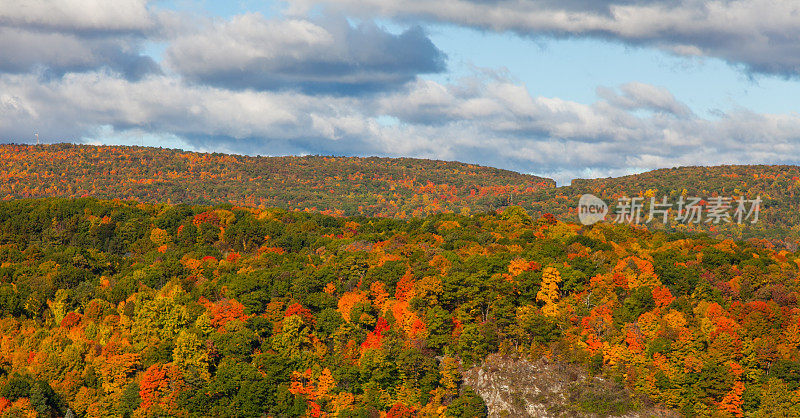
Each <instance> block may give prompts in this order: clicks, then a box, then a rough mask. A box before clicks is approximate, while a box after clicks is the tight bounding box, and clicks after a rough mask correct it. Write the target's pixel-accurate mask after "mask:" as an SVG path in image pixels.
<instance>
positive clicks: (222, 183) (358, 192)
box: [0, 144, 555, 218]
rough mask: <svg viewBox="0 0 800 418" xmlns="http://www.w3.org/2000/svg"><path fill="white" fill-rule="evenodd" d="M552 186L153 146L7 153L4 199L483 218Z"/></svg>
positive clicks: (471, 173)
mask: <svg viewBox="0 0 800 418" xmlns="http://www.w3.org/2000/svg"><path fill="white" fill-rule="evenodd" d="M553 186H555V182H553V181H552V180H550V179H546V178H542V177H536V176H529V175H524V174H519V173H515V172H513V171H507V170H500V169H496V168H491V167H481V166H477V165H472V164H463V163H458V162H447V161H434V160H421V159H413V158H377V157H371V158H356V157H324V156H306V157H291V156H290V157H248V156H241V155H229V154H217V153H214V154H204V153H195V152H185V151H179V150H169V149H161V148H152V147H127V146H91V145H73V144H55V145H39V146H33V145H0V198H5V199H11V198H35V197H48V196H61V197H86V196H93V197H98V198H105V199H135V200H138V201H141V202H156V203H161V202H166V201H169V202H172V203H187V204H219V203H231V204H235V205H241V206H252V207H262V208H271V207H281V208H284V209H289V210H305V211H318V212H322V213H326V214H330V215H336V216H353V215H367V216H380V217H394V218H407V217H412V216H424V215H427V214H431V213H441V212H455V213H461V212H467V213H469V212H485V211H490V210H496V209H498V208H501V207H504V206H507V205H508V204H509V203H510V202H511V201H513V196H514V195H529V194H531V193H533V192H534V191H535V190H539V189H541V188H546V187H553Z"/></svg>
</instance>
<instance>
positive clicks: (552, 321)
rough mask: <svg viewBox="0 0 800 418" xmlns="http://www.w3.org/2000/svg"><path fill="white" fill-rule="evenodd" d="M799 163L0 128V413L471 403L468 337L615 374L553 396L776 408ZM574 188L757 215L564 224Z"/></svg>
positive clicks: (308, 412)
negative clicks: (721, 199)
mask: <svg viewBox="0 0 800 418" xmlns="http://www.w3.org/2000/svg"><path fill="white" fill-rule="evenodd" d="M798 176H800V169H798V167H795V166H723V167H710V168H705V167H684V168H677V169H670V170H657V171H653V172H649V173H644V174H640V175H634V176H627V177H620V178H616V179H594V180H580V181H575V182H573V184H572V185H571V186H561V187H556V185H555V183H554V182H553V181H552V180H549V179H546V178H542V177H535V176H529V175H523V174H518V173H514V172H510V171H504V170H498V169H493V168H488V167H480V166H475V165H469V164H461V163H453V162H442V161H430V160H413V159H387V158H383V159H381V158H363V159H362V158H342V157H317V156H313V157H243V156H235V155H224V154H198V153H188V152H182V151H174V150H162V149H154V148H142V147H92V146H75V145H49V146H27V145H6V146H2V147H0V178H1V179H2V180H0V198H2V201H0V416H2V417H18V416H24V417H26V416H41V417H62V416H73V417H75V416H77V417H104V416H113V417H118V416H124V417H155V416H178V417H200V416H218V417H227V416H241V417H259V416H271V417H288V416H310V417H439V416H447V417H477V416H487V414H489V413H490V412H492V411H490V408H489V406H487V402H486V400H485V399H484V397H482V396H481V395H482V394H481V393H479V391H478V390H476V389H475V388H474V387H472V386H471V385H470V384H469V382H468V380H467V379H466V378H465V376H466V374H467V372H468V371H469V370H477V369H476V368H480V367H481V365H482V364H484V362H485V361H486V359H487V357H488V356H490V355H496V356H500V357H503V358H509V359H523V360H525V361H540V360H541V361H546V362H550V363H553V364H555V363H563V364H570V365H575V366H578V367H579V368H580V369H581V370H582V371H583V372H582V373H585V375H586V376H588V377H589V378H598V379H601V380H602V381H603V382H606V384H607V385H609V387H613V388H615V389H616V390H618V391H617V392H614V393H610V392H609V393H606V394H604V392H603V391H599V392H581V393H575V394H574V396H570V397H567V398H568V399H567V400H566V401H565V402H563V403H562V404H560V406H559V407H558V409H551V410H550V411H549V413H551V414H552V415H561V416H575V415H584V416H609V415H623V414H636V413H643V412H642V411H654V410H658V411H661V412H662V413H663V414H665V416H681V415H683V416H720V417H725V416H735V417H742V416H754V417H762V416H763V417H771V416H798V415H800V305H798V297H799V296H800V293H798V292H799V291H800V274H799V273H800V252H798V249H797V242H798V239H799V238H800V217H799V216H800V215H799V214H800V212H799V211H798V206H800V203H798V202H800V199H798V196H797V194H798V192H800V178H799V177H798ZM582 193H594V194H596V195H598V196H602V197H606V198H615V197H618V196H622V195H627V196H635V195H641V196H645V195H647V194H648V193H650V194H653V193H659V194H663V195H667V196H676V195H681V194H687V193H689V194H691V193H694V194H697V195H702V196H715V195H727V196H740V195H747V196H755V195H759V196H761V197H762V198H763V199H764V206H763V217H762V220H761V221H760V222H759V223H757V224H752V225H744V226H742V225H736V224H731V225H721V226H715V225H697V226H686V225H683V224H680V223H678V222H675V221H674V220H671V221H670V222H668V223H665V224H664V225H656V226H654V227H645V226H637V225H626V224H613V223H608V222H601V223H598V224H595V225H591V226H585V225H581V224H579V223H577V222H576V218H575V205H576V203H577V198H578V196H579V195H580V194H582ZM620 393H623V394H624V396H622V395H619V394H620ZM523 402H524V400H523ZM495 412H496V413H500V412H501V411H495ZM498 416H499V415H498Z"/></svg>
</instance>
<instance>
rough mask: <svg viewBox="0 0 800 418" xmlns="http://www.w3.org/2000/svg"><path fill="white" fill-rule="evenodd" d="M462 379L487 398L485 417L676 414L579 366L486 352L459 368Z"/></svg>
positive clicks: (659, 415) (662, 415)
mask: <svg viewBox="0 0 800 418" xmlns="http://www.w3.org/2000/svg"><path fill="white" fill-rule="evenodd" d="M464 384H466V385H468V386H470V387H472V388H473V390H475V392H477V393H478V394H479V395H480V396H481V397H482V398H483V400H484V402H486V405H487V407H488V408H489V416H490V417H563V416H569V417H574V416H582V417H606V416H616V417H631V418H633V417H654V416H657V417H678V416H680V415H679V414H677V413H675V412H673V411H668V410H661V409H657V408H654V407H652V406H649V407H648V406H643V405H642V400H640V399H635V398H632V397H631V396H630V394H629V393H628V392H627V391H626V390H625V389H624V388H622V387H619V386H618V385H615V384H613V383H612V382H609V381H607V380H605V379H603V378H600V377H591V376H588V375H587V374H586V372H585V371H583V370H582V369H581V368H580V367H579V366H576V365H571V364H567V363H563V362H559V361H551V360H548V359H546V358H542V359H539V360H537V361H528V360H525V359H515V358H508V357H502V356H500V355H497V354H493V355H490V356H489V357H488V358H487V359H486V361H485V362H484V363H483V364H482V365H480V366H475V367H473V368H471V369H469V370H467V371H465V372H464Z"/></svg>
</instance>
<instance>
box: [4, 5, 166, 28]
mask: <svg viewBox="0 0 800 418" xmlns="http://www.w3.org/2000/svg"><path fill="white" fill-rule="evenodd" d="M147 3H148V0H113V1H108V0H24V1H19V0H0V24H3V25H9V26H24V27H37V28H39V29H53V30H67V31H83V32H86V31H93V32H94V31H103V32H107V31H115V32H130V31H146V30H149V29H152V27H153V26H154V22H153V19H152V16H151V13H150V11H149V10H148V8H147Z"/></svg>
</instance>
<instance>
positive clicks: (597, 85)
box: [0, 0, 800, 184]
mask: <svg viewBox="0 0 800 418" xmlns="http://www.w3.org/2000/svg"><path fill="white" fill-rule="evenodd" d="M798 98H800V2H797V1H794V0H702V1H701V0H536V1H534V0H437V1H430V0H404V1H389V0H329V1H315V0H293V1H286V2H280V1H274V2H270V1H246V0H242V1H238V0H231V1H225V2H221V1H220V2H214V1H210V0H209V1H188V0H174V1H148V0H115V1H113V2H112V1H108V0H26V1H18V0H0V142H18V143H19V142H27V143H30V142H33V141H35V139H34V133H35V132H38V133H39V135H40V137H41V139H42V140H43V141H44V142H75V143H93V144H99V143H104V144H127V145H152V146H163V147H169V148H182V149H187V150H196V151H219V152H233V153H239V154H249V155H287V154H296V155H304V154H324V155H331V154H333V155H354V156H369V155H379V156H410V157H422V158H436V159H445V160H458V161H465V162H471V163H478V164H483V165H491V166H495V167H501V168H507V169H512V170H515V171H520V172H524V173H532V174H539V175H544V176H547V177H551V178H554V179H556V180H557V181H558V182H559V183H561V184H568V183H569V181H570V180H571V179H573V178H577V177H598V176H617V175H623V174H627V173H634V172H641V171H644V170H648V169H653V168H661V167H673V166H680V165H711V164H733V163H771V164H775V163H790V164H797V163H798V162H800V114H798V111H797V109H798V104H800V99H798Z"/></svg>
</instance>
